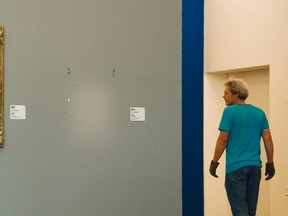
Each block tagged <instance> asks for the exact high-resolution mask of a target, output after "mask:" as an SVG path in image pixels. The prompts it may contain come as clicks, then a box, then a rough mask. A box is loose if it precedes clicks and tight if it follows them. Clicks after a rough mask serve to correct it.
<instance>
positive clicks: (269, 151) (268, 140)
mask: <svg viewBox="0 0 288 216" xmlns="http://www.w3.org/2000/svg"><path fill="white" fill-rule="evenodd" d="M262 139H263V141H264V146H265V151H266V155H267V163H266V168H265V176H267V177H266V178H265V180H266V181H267V180H270V179H271V178H272V177H273V176H274V175H275V167H274V160H273V154H274V146H273V141H272V136H271V133H270V130H269V129H264V130H263V131H262Z"/></svg>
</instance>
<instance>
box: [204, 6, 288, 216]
mask: <svg viewBox="0 0 288 216" xmlns="http://www.w3.org/2000/svg"><path fill="white" fill-rule="evenodd" d="M287 10H288V2H287V1H285V0H278V1H270V0H264V1H263V0H255V1H249V0H243V1H236V0H233V1H231V0H215V1H206V2H205V58H204V59H205V63H204V66H205V71H206V72H216V71H223V70H227V69H238V68H246V67H254V66H259V65H270V77H269V80H270V81H269V82H270V92H269V96H270V104H269V107H270V126H271V130H272V134H273V139H274V144H275V166H276V176H275V177H274V178H273V179H272V180H271V182H270V183H269V184H270V197H269V201H270V202H269V204H270V211H269V215H271V216H278V215H286V214H287V212H288V207H287V196H286V194H287V182H288V181H287V179H288V178H287V166H286V165H287V145H286V143H287V141H288V140H287V138H286V134H287V132H288V129H287V128H288V127H287V126H288V123H287V122H288V121H287V120H288V113H287V110H288V109H287V108H288V96H287V93H288V88H287V80H288V73H287V71H288V64H287V59H286V58H287V56H288V49H287V48H288V47H287V46H288V43H287V42H286V40H287V37H288V26H287V23H286V21H287V19H288V14H287ZM206 76H207V75H206ZM208 76H209V75H208ZM207 80H208V79H207V78H205V83H204V88H205V89H208V88H211V83H209V82H211V81H209V82H208V81H207ZM215 81H216V80H215ZM215 81H213V82H215ZM218 81H220V78H219V80H218ZM259 82H260V80H259ZM205 100H206V98H205ZM216 108H217V112H216V111H214V112H215V119H216V118H217V119H219V118H218V117H219V113H218V110H219V112H221V109H218V107H216ZM207 109H208V108H207V107H205V116H206V110H207ZM215 110H216V109H215ZM205 123H206V121H205ZM206 127H209V131H208V132H207V131H206V130H205V131H206V132H205V137H213V138H216V136H217V135H216V134H215V133H217V132H215V125H209V124H205V128H206ZM210 145H211V148H212V146H213V145H212V144H210V143H209V144H207V143H205V146H210ZM208 151H212V150H208ZM210 153H211V152H210ZM204 157H205V162H206V163H207V161H209V160H210V159H211V157H212V155H211V156H207V155H204ZM264 162H265V160H264ZM206 165H207V164H206ZM205 169H207V167H206V166H205ZM206 173H207V172H206ZM206 178H208V176H205V179H206ZM205 181H206V180H205ZM209 181H210V180H209ZM207 184H212V182H208V183H207ZM214 186H215V187H223V185H219V184H218V183H217V185H213V187H214ZM223 193H224V191H223ZM218 195H219V194H217V196H218ZM205 196H206V200H210V202H211V200H213V199H212V198H211V194H210V195H209V191H205ZM207 196H208V197H207ZM220 197H221V198H220V199H217V200H216V201H215V202H218V201H219V202H222V201H224V197H222V195H220ZM205 204H206V202H205ZM267 205H268V203H267ZM207 208H208V209H207ZM205 210H206V212H207V211H209V207H208V206H207V205H206V209H205ZM221 211H222V210H221ZM227 214H228V213H227ZM207 215H209V214H207ZM219 215H222V214H219ZM223 215H225V214H223Z"/></svg>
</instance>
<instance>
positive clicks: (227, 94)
mask: <svg viewBox="0 0 288 216" xmlns="http://www.w3.org/2000/svg"><path fill="white" fill-rule="evenodd" d="M223 98H224V100H225V103H226V105H227V106H230V105H232V104H234V103H236V101H237V100H238V94H232V93H231V91H230V88H229V87H228V86H225V88H224V95H223Z"/></svg>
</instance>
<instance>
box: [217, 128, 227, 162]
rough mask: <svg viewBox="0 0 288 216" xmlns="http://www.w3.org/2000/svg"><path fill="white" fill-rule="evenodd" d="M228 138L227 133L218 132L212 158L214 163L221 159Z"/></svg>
mask: <svg viewBox="0 0 288 216" xmlns="http://www.w3.org/2000/svg"><path fill="white" fill-rule="evenodd" d="M228 138H229V133H228V132H227V131H220V133H219V136H218V139H217V142H216V146H215V151H214V157H213V161H214V162H218V160H219V159H220V158H221V156H222V154H223V152H224V151H225V149H226V145H227V142H228Z"/></svg>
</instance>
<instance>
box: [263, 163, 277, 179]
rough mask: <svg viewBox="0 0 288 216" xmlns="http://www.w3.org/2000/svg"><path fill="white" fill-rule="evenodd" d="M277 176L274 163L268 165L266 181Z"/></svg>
mask: <svg viewBox="0 0 288 216" xmlns="http://www.w3.org/2000/svg"><path fill="white" fill-rule="evenodd" d="M274 175H275V167H274V163H273V162H272V163H266V169H265V176H267V177H266V178H265V180H266V181H268V180H270V179H271V178H272V177H273V176H274Z"/></svg>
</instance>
